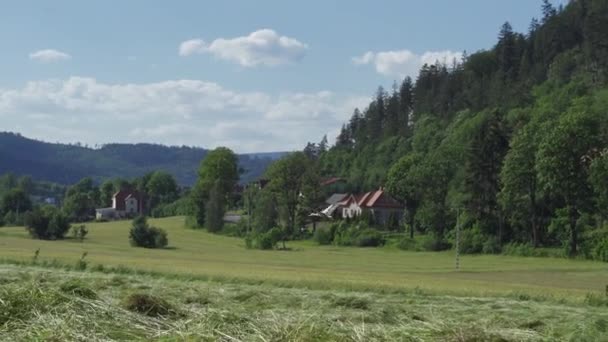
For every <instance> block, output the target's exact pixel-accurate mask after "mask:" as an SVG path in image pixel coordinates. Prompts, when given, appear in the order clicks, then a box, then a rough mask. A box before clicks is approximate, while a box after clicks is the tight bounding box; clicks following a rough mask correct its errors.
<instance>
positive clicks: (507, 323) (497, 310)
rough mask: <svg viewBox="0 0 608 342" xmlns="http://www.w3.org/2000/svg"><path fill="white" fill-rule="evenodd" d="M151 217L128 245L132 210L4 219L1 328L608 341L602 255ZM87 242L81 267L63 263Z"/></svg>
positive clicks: (113, 333) (70, 334) (67, 333)
mask: <svg viewBox="0 0 608 342" xmlns="http://www.w3.org/2000/svg"><path fill="white" fill-rule="evenodd" d="M151 223H152V224H153V225H156V226H159V227H162V228H164V229H166V230H167V232H168V235H169V244H170V248H168V249H165V250H146V249H141V248H133V247H131V246H130V245H129V243H128V231H129V227H130V222H128V221H123V222H110V223H95V224H88V225H87V226H88V228H89V235H88V237H87V239H86V240H85V241H84V242H82V243H81V242H77V241H74V240H65V241H37V240H32V239H30V238H29V236H28V235H27V234H26V232H25V230H24V229H23V228H0V259H3V260H4V264H3V265H0V340H2V341H10V340H18V341H21V340H37V341H38V340H51V341H63V340H82V341H91V340H138V339H145V340H163V341H174V340H188V341H190V340H193V341H198V340H210V341H211V340H226V341H238V340H246V341H250V340H257V341H286V340H291V341H319V340H338V341H374V340H379V341H381V340H386V341H392V340H405V341H529V340H530V341H537V340H538V341H553V340H556V341H561V340H571V341H608V299H606V298H605V296H604V290H605V287H606V285H607V284H608V270H607V268H608V267H607V265H606V264H603V263H597V262H590V261H579V260H566V259H555V258H521V257H507V256H463V257H462V259H461V265H462V267H461V270H459V271H456V270H454V255H453V253H452V252H445V253H415V252H404V251H400V250H397V249H394V248H391V247H385V248H379V249H358V248H337V247H319V246H316V245H314V244H313V243H311V242H307V241H302V242H292V243H289V247H291V248H292V250H290V251H258V250H248V249H245V248H244V243H243V241H242V240H241V239H236V238H230V237H224V236H218V235H212V234H208V233H206V232H203V231H195V230H190V229H186V228H184V224H183V223H184V222H183V218H178V217H175V218H167V219H158V220H151ZM37 249H40V254H39V257H38V261H37V263H36V264H35V265H33V264H32V263H31V260H32V257H33V255H34V252H35V250H37ZM84 252H87V257H86V260H87V261H88V268H87V271H85V272H82V271H75V270H74V268H73V267H63V266H62V265H74V264H75V263H76V262H77V260H78V259H79V258H80V257H81V255H82V254H83V253H84ZM20 261H21V262H22V263H20ZM49 263H50V264H51V265H52V266H53V267H54V268H49V267H41V265H43V264H47V265H48V264H49ZM99 265H103V270H104V272H96V271H94V270H98V271H101V270H102V268H101V267H99ZM90 270H93V271H91V272H89V271H90ZM137 270H139V271H137ZM144 271H145V272H144ZM134 295H135V296H140V295H152V296H156V297H152V298H153V299H154V300H159V301H160V302H159V303H161V304H159V305H160V307H161V308H162V309H163V310H164V311H163V310H161V312H160V314H157V315H150V307H146V306H145V305H143V309H142V304H141V303H140V301H141V299H138V301H137V303H138V304H137V305H136V306H135V309H134V307H133V306H132V305H131V306H129V304H128V303H130V301H133V300H134V299H133V298H132V297H131V296H134ZM136 298H139V297H136ZM144 304H145V303H144ZM157 306H158V305H157ZM157 306H155V308H156V307H157ZM167 308H168V309H167ZM137 309H139V310H137ZM142 310H143V311H142ZM152 311H154V310H152ZM154 312H156V311H154Z"/></svg>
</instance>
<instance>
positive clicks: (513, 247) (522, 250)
mask: <svg viewBox="0 0 608 342" xmlns="http://www.w3.org/2000/svg"><path fill="white" fill-rule="evenodd" d="M502 253H503V254H506V255H514V256H524V257H529V256H534V255H535V252H534V247H532V245H530V244H529V243H527V242H526V243H517V242H511V243H508V244H506V245H505V246H504V247H503V249H502Z"/></svg>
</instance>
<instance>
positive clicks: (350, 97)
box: [0, 0, 565, 152]
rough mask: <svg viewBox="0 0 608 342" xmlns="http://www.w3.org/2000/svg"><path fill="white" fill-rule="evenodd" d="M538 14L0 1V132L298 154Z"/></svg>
mask: <svg viewBox="0 0 608 342" xmlns="http://www.w3.org/2000/svg"><path fill="white" fill-rule="evenodd" d="M561 2H565V0H564V1H561ZM554 3H556V4H559V3H560V2H559V1H554ZM539 12H540V1H534V0H511V1H499V0H468V1H467V0H465V1H450V0H427V1H420V0H416V1H414V0H401V1H328V0H326V1H299V2H295V1H278V0H273V1H263V0H260V1H244V0H243V1H235V0H227V1H214V2H210V1H171V2H170V1H141V0H140V1H117V0H112V1H96V2H93V1H76V0H74V1H61V0H56V1H52V2H51V1H48V2H42V1H26V0H22V1H10V2H9V1H6V2H3V6H2V10H1V11H0V39H1V41H2V42H3V49H2V50H3V53H2V63H0V75H1V77H0V130H6V131H17V132H20V133H22V134H23V135H25V136H29V137H33V138H37V139H41V140H46V141H52V142H55V141H61V142H76V141H80V142H83V143H87V144H90V145H95V144H103V143H108V142H154V143H163V144H172V145H182V144H186V145H195V146H203V147H208V148H212V147H215V146H219V145H226V146H228V147H231V148H233V149H234V150H236V151H238V152H261V151H275V150H291V149H300V148H302V147H303V146H304V144H305V143H306V142H307V141H309V140H310V141H318V140H320V139H321V137H322V136H323V134H329V136H330V138H331V137H333V136H334V135H335V133H336V131H337V130H338V129H339V128H340V126H341V124H342V122H343V121H345V120H347V119H348V117H349V116H350V114H351V113H352V111H353V109H354V107H355V106H364V105H365V104H366V103H367V101H369V99H370V97H371V95H372V94H373V92H374V90H375V88H376V87H377V86H378V85H383V86H385V87H386V88H389V87H390V85H391V84H392V82H393V80H399V79H401V78H402V77H403V76H405V75H410V76H412V77H415V76H416V72H417V70H418V67H419V66H420V64H421V63H423V62H425V61H434V60H436V59H438V58H439V59H443V60H446V61H450V60H451V59H453V58H455V57H456V58H457V57H459V56H460V53H462V51H464V50H466V51H467V52H469V53H470V52H474V51H477V50H479V49H483V48H490V47H491V46H492V45H494V44H495V42H496V37H497V33H498V30H499V27H500V26H501V24H502V23H503V22H505V21H507V20H508V21H509V22H511V24H512V25H513V27H514V28H515V29H516V30H517V31H525V30H527V27H528V24H529V22H530V19H531V18H532V17H534V16H536V17H538V16H539V15H540V13H539Z"/></svg>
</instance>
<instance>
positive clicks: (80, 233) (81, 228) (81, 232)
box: [72, 224, 89, 242]
mask: <svg viewBox="0 0 608 342" xmlns="http://www.w3.org/2000/svg"><path fill="white" fill-rule="evenodd" d="M87 234H89V230H88V229H87V227H86V226H85V225H84V224H81V225H78V226H72V237H73V238H74V239H76V240H78V241H80V242H82V241H83V240H84V238H85V237H86V236H87Z"/></svg>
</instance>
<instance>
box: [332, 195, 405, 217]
mask: <svg viewBox="0 0 608 342" xmlns="http://www.w3.org/2000/svg"><path fill="white" fill-rule="evenodd" d="M336 199H338V200H337V201H336ZM334 201H335V202H334ZM326 202H334V203H327V204H329V206H328V207H327V208H326V209H324V210H323V211H322V213H323V214H324V215H326V216H327V217H336V216H338V217H340V218H343V219H347V218H351V219H352V218H355V217H358V216H360V215H361V214H362V213H363V211H364V210H368V211H369V212H370V214H371V215H373V216H374V219H375V221H376V223H378V224H382V225H384V224H386V223H387V222H388V221H389V220H390V218H391V216H395V217H397V219H398V220H399V221H401V220H402V218H403V210H404V206H403V205H402V204H401V203H399V202H397V201H396V200H395V199H393V198H392V197H391V196H390V195H389V194H387V193H386V191H384V189H382V188H380V189H378V190H376V191H371V192H368V193H365V194H362V195H353V194H348V195H346V194H334V195H332V196H331V197H330V198H328V199H327V201H326Z"/></svg>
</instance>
